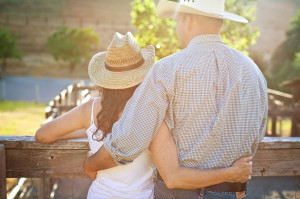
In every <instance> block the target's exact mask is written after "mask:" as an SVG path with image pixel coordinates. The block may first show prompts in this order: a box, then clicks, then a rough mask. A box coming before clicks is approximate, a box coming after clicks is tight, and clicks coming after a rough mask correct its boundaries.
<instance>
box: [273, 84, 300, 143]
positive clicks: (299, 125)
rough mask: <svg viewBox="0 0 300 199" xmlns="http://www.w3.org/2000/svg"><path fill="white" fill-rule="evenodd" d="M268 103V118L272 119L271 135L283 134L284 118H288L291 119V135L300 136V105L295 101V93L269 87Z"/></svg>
mask: <svg viewBox="0 0 300 199" xmlns="http://www.w3.org/2000/svg"><path fill="white" fill-rule="evenodd" d="M268 104H269V111H268V118H269V119H270V120H271V129H270V131H271V134H270V136H272V137H278V136H279V137H280V136H282V120H283V119H284V118H288V119H290V120H291V129H290V131H291V137H300V107H299V106H298V105H297V104H296V103H294V102H293V95H291V94H287V93H283V92H280V91H276V90H271V89H268ZM277 122H279V129H277V126H278V125H277Z"/></svg>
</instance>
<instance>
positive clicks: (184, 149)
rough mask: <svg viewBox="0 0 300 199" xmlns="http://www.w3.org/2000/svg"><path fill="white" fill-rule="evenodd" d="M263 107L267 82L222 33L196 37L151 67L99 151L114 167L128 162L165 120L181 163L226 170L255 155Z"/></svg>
mask: <svg viewBox="0 0 300 199" xmlns="http://www.w3.org/2000/svg"><path fill="white" fill-rule="evenodd" d="M267 106H268V105H267V83H266V80H265V78H264V76H263V74H262V73H261V71H260V70H259V68H258V67H257V66H256V65H255V63H254V62H253V61H252V60H251V59H250V58H249V57H248V56H246V55H244V54H243V53H241V52H239V51H237V50H235V49H232V48H231V47H229V46H227V45H225V44H224V42H223V40H222V39H221V37H220V36H219V35H214V34H212V35H199V36H197V37H195V38H194V39H192V41H191V42H190V43H189V45H188V46H187V47H186V48H185V49H183V50H181V51H179V52H177V53H175V54H173V55H170V56H168V57H166V58H164V59H162V60H160V61H158V62H157V63H156V64H155V65H154V66H153V67H152V68H151V70H150V72H149V73H148V74H147V76H146V78H145V79H144V81H143V83H142V84H141V85H140V86H139V87H138V89H137V90H136V91H135V93H134V95H133V97H132V98H131V99H130V100H129V101H128V103H127V104H126V107H125V109H124V112H123V115H122V117H121V118H120V120H119V121H118V122H116V123H115V124H114V126H113V129H112V133H111V134H109V135H108V137H107V138H106V139H105V143H104V146H105V148H106V149H107V150H108V151H109V152H110V154H111V155H112V157H113V158H114V160H115V161H116V162H117V163H119V164H127V163H129V162H131V161H132V160H134V159H135V158H136V157H137V156H138V155H139V154H140V153H141V152H142V151H143V150H144V149H146V148H147V147H148V146H149V144H150V142H151V140H152V139H153V137H154V136H155V134H156V132H157V131H158V129H159V127H160V125H161V123H162V121H163V120H165V121H166V123H167V125H168V127H169V129H170V131H171V133H172V136H173V138H174V139H175V142H176V145H177V152H178V158H179V163H180V165H181V166H185V167H193V168H198V169H207V168H211V169H212V168H223V167H228V166H230V165H231V164H232V163H233V162H234V161H235V160H237V159H238V158H239V157H242V156H246V155H250V154H251V155H254V153H255V152H256V150H257V147H258V144H259V142H260V141H261V140H262V138H263V137H264V134H265V131H266V124H267V111H268V107H267Z"/></svg>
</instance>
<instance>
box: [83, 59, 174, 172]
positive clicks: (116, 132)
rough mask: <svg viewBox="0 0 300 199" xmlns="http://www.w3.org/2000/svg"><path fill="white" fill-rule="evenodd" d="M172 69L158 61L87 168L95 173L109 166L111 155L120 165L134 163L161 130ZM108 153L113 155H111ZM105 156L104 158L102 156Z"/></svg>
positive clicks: (86, 162) (169, 91)
mask: <svg viewBox="0 0 300 199" xmlns="http://www.w3.org/2000/svg"><path fill="white" fill-rule="evenodd" d="M170 73H171V70H169V69H166V68H165V67H164V66H162V65H160V64H155V65H154V66H153V67H152V69H151V70H150V72H149V73H148V74H147V76H146V78H145V79H144V81H143V82H142V84H141V85H140V86H139V87H138V88H137V90H136V91H135V93H134V94H133V96H132V98H131V99H130V100H129V101H128V102H127V104H126V106H125V108H124V111H123V114H122V117H121V118H120V120H119V121H118V122H116V123H115V124H114V125H113V128H112V132H111V133H110V134H108V136H107V137H106V138H105V142H104V147H105V149H106V150H105V149H104V147H101V149H100V150H99V151H98V152H97V153H96V154H94V155H93V156H91V157H90V158H88V159H87V160H86V161H85V165H84V167H85V170H86V171H87V173H88V172H95V171H98V170H101V169H106V168H109V166H112V165H113V164H110V163H111V162H110V163H109V164H108V166H105V165H106V164H107V162H106V161H111V158H112V159H113V160H114V161H115V162H116V163H117V164H127V163H129V162H132V161H133V160H134V159H135V158H136V157H137V156H138V155H139V154H140V153H141V152H142V151H143V150H144V149H146V148H148V146H149V145H150V142H151V141H152V139H153V138H154V136H155V134H156V132H157V131H158V129H159V127H160V125H161V123H162V121H163V119H164V117H165V114H166V110H167V107H168V100H170V98H172V93H173V91H172V88H173V80H172V77H173V76H172V74H170ZM107 152H108V153H109V154H110V155H111V157H109V156H108V154H107ZM102 156H103V157H102Z"/></svg>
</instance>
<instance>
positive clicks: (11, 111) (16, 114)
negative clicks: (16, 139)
mask: <svg viewBox="0 0 300 199" xmlns="http://www.w3.org/2000/svg"><path fill="white" fill-rule="evenodd" d="M46 107H47V105H44V104H37V103H33V102H11V101H0V135H18V136H25V135H30V136H33V135H34V134H35V132H36V130H37V129H38V128H39V127H40V126H41V125H42V124H43V123H44V122H45V121H46V118H45V108H46Z"/></svg>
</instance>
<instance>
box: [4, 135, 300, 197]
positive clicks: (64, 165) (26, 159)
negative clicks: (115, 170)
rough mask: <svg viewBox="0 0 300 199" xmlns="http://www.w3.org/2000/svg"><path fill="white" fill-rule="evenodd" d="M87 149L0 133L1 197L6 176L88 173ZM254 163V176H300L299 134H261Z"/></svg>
mask: <svg viewBox="0 0 300 199" xmlns="http://www.w3.org/2000/svg"><path fill="white" fill-rule="evenodd" d="M88 151H89V145H88V141H87V139H85V138H82V139H72V140H62V141H58V142H55V143H53V144H44V143H39V142H37V141H35V140H34V137H23V136H0V155H1V156H0V188H1V189H0V198H1V199H5V198H6V180H5V179H6V178H20V177H26V178H44V179H47V178H85V177H87V175H86V174H85V173H84V171H83V166H82V165H83V161H84V159H85V158H86V153H87V152H88ZM253 163H254V166H253V176H300V138H274V137H266V138H264V140H263V141H262V142H261V143H260V145H259V148H258V151H257V153H256V155H255V158H254V160H253ZM70 168H71V169H70ZM40 198H45V196H42V197H40Z"/></svg>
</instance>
